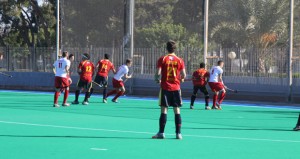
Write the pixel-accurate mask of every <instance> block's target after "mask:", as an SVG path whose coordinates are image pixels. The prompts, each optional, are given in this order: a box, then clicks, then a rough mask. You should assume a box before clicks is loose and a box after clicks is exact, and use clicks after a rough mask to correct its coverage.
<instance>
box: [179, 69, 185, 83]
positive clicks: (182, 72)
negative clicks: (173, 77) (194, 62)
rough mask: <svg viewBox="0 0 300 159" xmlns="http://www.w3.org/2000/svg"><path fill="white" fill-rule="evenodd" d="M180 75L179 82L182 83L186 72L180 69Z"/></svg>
mask: <svg viewBox="0 0 300 159" xmlns="http://www.w3.org/2000/svg"><path fill="white" fill-rule="evenodd" d="M180 74H181V82H184V79H185V77H186V71H185V69H182V70H181V72H180Z"/></svg>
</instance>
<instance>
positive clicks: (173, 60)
mask: <svg viewBox="0 0 300 159" xmlns="http://www.w3.org/2000/svg"><path fill="white" fill-rule="evenodd" d="M175 49H176V43H175V42H174V41H172V40H170V41H168V42H167V51H168V54H167V55H165V56H162V57H160V58H159V59H158V62H157V72H156V74H155V81H156V82H157V83H160V87H161V89H160V93H159V105H160V108H161V114H160V118H159V132H158V133H157V134H156V135H154V136H152V138H153V139H163V138H165V135H164V129H165V125H166V123H167V112H168V107H169V106H172V107H173V111H174V114H175V127H176V138H177V139H182V135H181V116H180V107H181V106H182V99H181V90H180V82H184V78H185V77H186V73H185V67H184V62H183V60H182V59H181V58H179V57H177V56H176V55H175ZM160 76H161V78H160Z"/></svg>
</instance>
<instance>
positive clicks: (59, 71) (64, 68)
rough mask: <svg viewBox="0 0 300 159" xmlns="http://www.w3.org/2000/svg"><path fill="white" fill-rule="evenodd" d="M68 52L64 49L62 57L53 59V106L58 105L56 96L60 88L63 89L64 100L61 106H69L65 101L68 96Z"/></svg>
mask: <svg viewBox="0 0 300 159" xmlns="http://www.w3.org/2000/svg"><path fill="white" fill-rule="evenodd" d="M67 57H68V52H67V51H64V52H63V53H62V58H60V59H59V60H57V61H55V63H54V64H53V72H54V74H55V94H54V104H53V107H59V104H58V97H59V95H60V92H61V90H65V94H64V101H63V104H62V106H70V104H69V103H67V99H68V96H69V86H70V81H69V68H70V61H69V60H68V59H67Z"/></svg>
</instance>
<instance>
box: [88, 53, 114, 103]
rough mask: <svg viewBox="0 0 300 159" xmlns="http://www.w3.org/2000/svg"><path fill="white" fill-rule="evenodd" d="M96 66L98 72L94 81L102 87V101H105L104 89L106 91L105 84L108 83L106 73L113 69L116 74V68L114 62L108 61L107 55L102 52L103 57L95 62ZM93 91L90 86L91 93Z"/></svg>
mask: <svg viewBox="0 0 300 159" xmlns="http://www.w3.org/2000/svg"><path fill="white" fill-rule="evenodd" d="M96 68H98V73H97V75H96V77H95V80H94V82H96V83H97V84H99V85H100V86H102V87H103V103H107V101H106V95H107V93H106V91H107V85H108V73H109V71H110V70H112V71H113V73H114V74H116V70H115V67H114V64H113V63H111V62H110V61H109V55H108V54H104V59H102V60H99V61H98V63H97V66H96ZM93 92H94V89H93V88H91V94H90V95H92V93H93Z"/></svg>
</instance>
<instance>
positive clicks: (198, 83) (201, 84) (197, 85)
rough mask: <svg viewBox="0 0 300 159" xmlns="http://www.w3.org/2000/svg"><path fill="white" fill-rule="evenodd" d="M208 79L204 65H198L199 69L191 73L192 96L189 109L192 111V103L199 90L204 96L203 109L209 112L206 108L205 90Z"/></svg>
mask: <svg viewBox="0 0 300 159" xmlns="http://www.w3.org/2000/svg"><path fill="white" fill-rule="evenodd" d="M208 78H209V72H208V71H207V70H206V69H205V64H204V63H200V68H199V69H198V70H196V71H195V72H194V73H193V85H194V89H193V95H192V96H191V105H190V109H194V102H195V99H196V96H197V92H198V90H200V91H201V92H202V93H203V94H204V95H205V109H206V110H210V107H209V106H208V103H209V94H208V91H207V89H206V84H207V80H208Z"/></svg>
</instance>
